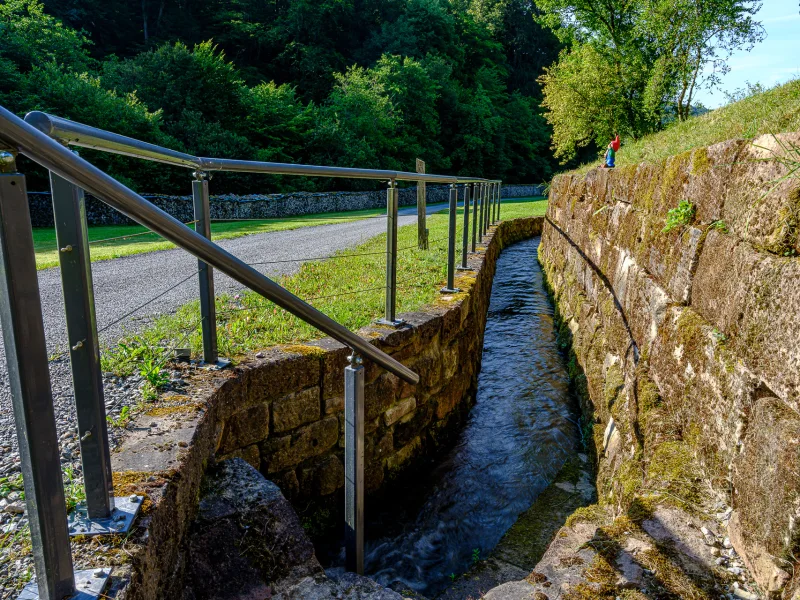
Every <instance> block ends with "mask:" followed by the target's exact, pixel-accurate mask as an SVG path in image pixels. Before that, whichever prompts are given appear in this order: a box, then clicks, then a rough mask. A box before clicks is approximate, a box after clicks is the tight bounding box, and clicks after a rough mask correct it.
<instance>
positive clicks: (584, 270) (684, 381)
mask: <svg viewBox="0 0 800 600" xmlns="http://www.w3.org/2000/svg"><path fill="white" fill-rule="evenodd" d="M798 141H800V134H789V135H783V136H778V137H777V138H776V137H773V136H764V137H761V138H758V139H756V140H754V141H753V142H752V143H750V142H745V141H739V140H735V141H730V142H725V143H721V144H717V145H714V146H711V147H708V148H700V149H697V150H694V151H691V152H687V153H685V154H682V155H679V156H674V157H672V158H670V159H668V160H666V161H664V162H663V163H661V164H657V165H653V164H641V165H633V166H629V167H624V168H619V169H616V170H612V171H608V170H603V169H596V170H593V171H591V172H589V173H588V174H586V175H576V174H567V175H562V176H559V177H557V178H556V179H555V180H554V181H553V185H552V188H551V192H550V204H549V207H548V213H547V217H546V222H545V226H544V233H543V236H542V244H541V245H540V258H541V260H542V263H543V265H544V268H545V272H546V275H547V279H548V282H549V285H550V286H551V287H552V291H553V294H554V297H555V299H556V304H557V309H558V312H559V316H560V318H561V319H562V321H563V322H564V324H565V333H567V332H566V330H567V329H568V330H569V331H568V335H569V337H571V339H572V349H573V351H574V354H575V359H576V362H577V366H579V367H580V369H576V370H575V373H574V375H576V378H577V380H578V386H579V387H583V389H584V391H585V392H586V394H585V397H586V398H587V399H588V401H586V405H585V406H584V408H585V410H586V411H587V413H588V414H593V418H594V420H595V424H594V431H595V441H596V446H597V449H598V456H599V457H600V460H599V481H598V484H599V490H600V494H601V497H602V498H604V500H605V501H606V502H610V503H612V504H616V505H617V506H618V508H619V509H620V510H624V509H625V506H626V503H629V502H630V500H631V494H632V492H633V490H635V489H637V487H640V486H641V484H642V481H643V479H644V480H645V481H646V480H647V479H648V477H649V476H650V475H649V474H650V473H653V472H654V471H653V469H655V470H658V469H659V468H660V467H661V465H663V464H664V463H665V462H666V460H667V459H666V457H667V456H668V455H670V456H672V457H673V458H674V456H675V455H676V454H680V453H681V452H686V453H687V454H690V455H691V457H692V459H693V460H695V461H697V464H698V465H699V472H697V473H696V475H697V477H698V478H702V479H703V480H704V482H707V483H708V484H710V485H711V486H712V488H713V489H714V490H715V491H716V493H717V494H718V495H719V498H721V499H722V500H724V501H725V502H726V503H730V504H731V505H732V506H733V508H734V518H733V519H732V520H731V527H732V530H736V531H735V534H736V535H734V532H733V531H732V534H731V538H732V539H733V540H734V544H736V545H737V551H739V552H740V554H742V555H743V556H744V558H745V560H746V562H747V563H748V566H749V567H750V568H751V571H752V572H753V573H754V575H756V576H757V579H758V580H759V583H760V584H761V585H762V587H763V588H764V589H765V590H766V592H767V593H768V594H773V595H775V594H778V589H779V588H781V587H782V586H783V585H785V584H786V581H787V579H788V574H789V573H792V572H793V569H794V565H795V560H796V559H795V558H794V557H795V556H798V554H797V551H798V549H800V529H798V528H799V527H800V476H798V470H797V465H798V464H800V462H798V459H800V437H798V431H800V258H798V254H800V236H798V230H800V181H799V180H798V179H796V178H791V177H788V178H786V177H785V176H786V175H787V174H788V173H789V168H790V167H789V165H788V164H787V160H786V159H789V160H792V159H795V160H796V159H797V157H796V156H791V153H792V150H791V148H792V147H797V143H798ZM682 200H687V201H689V202H690V203H692V205H693V206H694V209H695V216H694V218H693V219H692V220H691V221H690V222H687V223H685V224H684V225H683V226H679V227H677V228H676V229H674V230H672V231H669V232H665V231H664V227H665V221H666V219H667V216H668V211H669V210H670V209H673V208H675V207H677V206H678V203H679V202H680V201H682ZM654 483H657V482H655V481H652V480H651V481H647V484H648V485H651V486H652V484H654ZM765 561H766V562H765ZM765 565H767V566H765Z"/></svg>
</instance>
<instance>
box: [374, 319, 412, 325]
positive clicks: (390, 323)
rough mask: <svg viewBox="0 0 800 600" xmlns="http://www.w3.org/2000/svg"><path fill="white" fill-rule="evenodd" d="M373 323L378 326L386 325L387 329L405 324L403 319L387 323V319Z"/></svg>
mask: <svg viewBox="0 0 800 600" xmlns="http://www.w3.org/2000/svg"><path fill="white" fill-rule="evenodd" d="M375 323H376V324H378V325H388V326H389V327H402V326H403V325H405V324H406V322H405V321H403V319H395V320H394V321H389V320H388V319H376V321H375Z"/></svg>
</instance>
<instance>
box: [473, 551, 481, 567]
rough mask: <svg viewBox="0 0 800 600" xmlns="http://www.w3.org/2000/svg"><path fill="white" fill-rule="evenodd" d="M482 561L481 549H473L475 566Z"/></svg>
mask: <svg viewBox="0 0 800 600" xmlns="http://www.w3.org/2000/svg"><path fill="white" fill-rule="evenodd" d="M480 559H481V549H480V548H473V549H472V564H473V565H475V564H477V563H478V561H480Z"/></svg>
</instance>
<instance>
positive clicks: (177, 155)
mask: <svg viewBox="0 0 800 600" xmlns="http://www.w3.org/2000/svg"><path fill="white" fill-rule="evenodd" d="M25 122H26V123H28V124H29V125H32V126H33V127H35V128H36V129H38V130H39V131H41V132H42V133H44V134H45V135H47V136H49V137H51V138H55V139H59V140H61V141H63V142H67V143H68V144H71V145H73V146H80V147H82V148H92V149H94V150H103V151H105V152H111V153H112V154H123V155H125V156H131V157H133V158H143V159H145V160H152V161H156V162H161V163H166V164H168V165H177V166H179V167H188V168H190V169H197V168H198V165H199V163H200V159H199V158H198V157H196V156H192V155H191V154H184V153H183V152H178V151H177V150H170V149H169V148H163V147H161V146H156V145H155V144H149V143H147V142H143V141H141V140H137V139H135V138H130V137H127V136H124V135H119V134H118V133H111V132H110V131H105V130H104V129H98V128H96V127H91V126H89V125H84V124H83V123H78V122H76V121H70V120H68V119H62V118H60V117H54V116H52V115H48V114H46V113H43V112H39V111H38V110H35V111H33V112H29V113H28V114H27V115H25Z"/></svg>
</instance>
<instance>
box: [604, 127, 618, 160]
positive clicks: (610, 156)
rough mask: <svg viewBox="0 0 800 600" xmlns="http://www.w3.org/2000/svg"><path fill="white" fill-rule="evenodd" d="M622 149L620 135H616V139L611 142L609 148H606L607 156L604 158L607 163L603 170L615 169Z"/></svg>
mask: <svg viewBox="0 0 800 600" xmlns="http://www.w3.org/2000/svg"><path fill="white" fill-rule="evenodd" d="M619 147H620V139H619V134H618V133H617V134H615V136H614V139H613V140H611V142H609V144H608V147H607V148H606V155H605V156H604V157H603V158H604V159H605V162H604V163H603V167H602V168H603V169H613V168H614V166H615V164H614V161H615V160H616V157H617V151H618V150H619Z"/></svg>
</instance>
